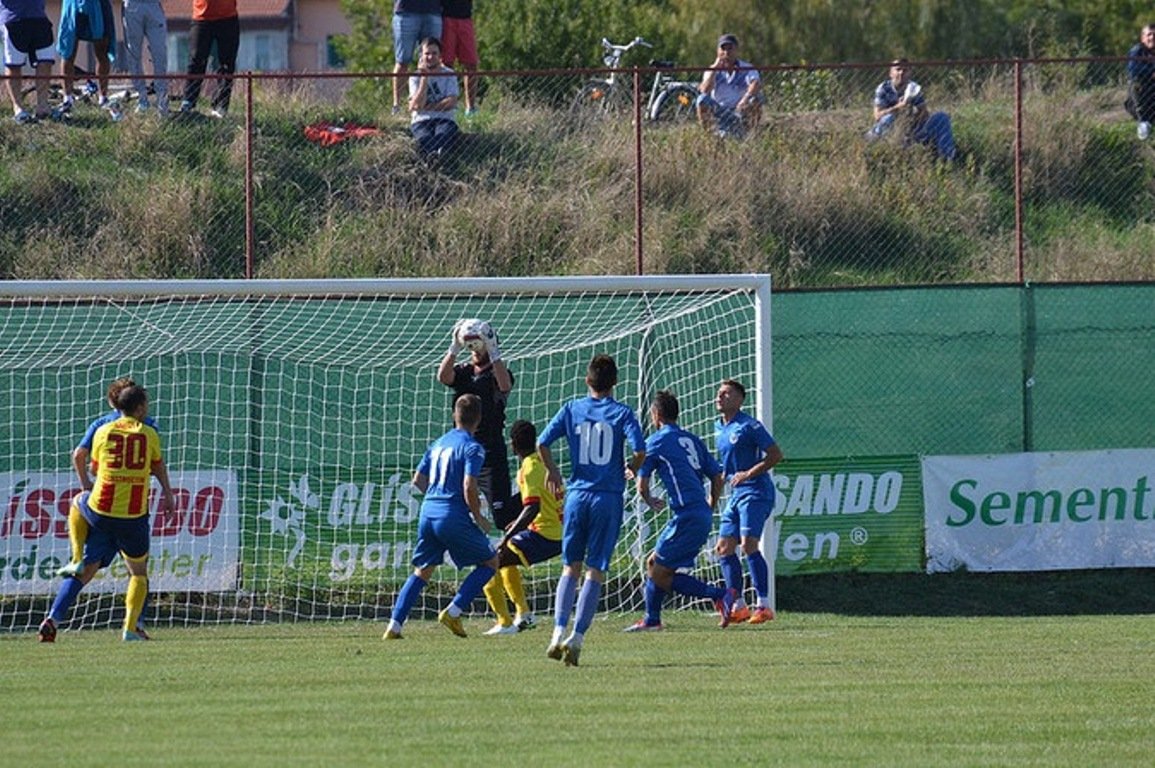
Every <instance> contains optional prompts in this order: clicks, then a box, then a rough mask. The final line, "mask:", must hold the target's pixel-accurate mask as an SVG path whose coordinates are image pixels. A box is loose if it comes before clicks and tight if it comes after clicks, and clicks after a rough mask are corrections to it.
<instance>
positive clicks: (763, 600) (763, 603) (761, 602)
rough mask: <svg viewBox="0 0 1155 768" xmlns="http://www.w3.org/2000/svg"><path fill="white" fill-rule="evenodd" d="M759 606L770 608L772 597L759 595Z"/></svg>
mask: <svg viewBox="0 0 1155 768" xmlns="http://www.w3.org/2000/svg"><path fill="white" fill-rule="evenodd" d="M758 607H759V608H769V607H770V598H768V597H759V598H758Z"/></svg>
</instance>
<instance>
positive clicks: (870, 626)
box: [0, 612, 1155, 768]
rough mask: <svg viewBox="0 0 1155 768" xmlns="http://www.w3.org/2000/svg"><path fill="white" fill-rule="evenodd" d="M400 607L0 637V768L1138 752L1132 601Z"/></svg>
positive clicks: (1142, 643)
mask: <svg viewBox="0 0 1155 768" xmlns="http://www.w3.org/2000/svg"><path fill="white" fill-rule="evenodd" d="M636 618H637V616H636V615H635V616H623V615H609V616H600V617H599V618H598V620H597V621H596V623H595V625H594V627H593V629H592V630H591V631H590V633H589V634H588V635H587V638H586V646H585V649H584V650H583V654H582V658H581V666H580V667H577V668H567V667H565V666H563V665H562V664H561V663H560V662H556V661H552V660H550V659H548V658H546V656H545V647H546V644H547V642H548V640H549V635H548V632H549V630H548V629H547V628H545V627H544V626H543V627H542V628H540V629H537V630H533V631H530V632H523V633H521V634H520V635H516V636H511V637H496V638H491V637H483V636H482V632H483V631H484V630H485V629H487V628H488V627H489V626H490V624H489V622H488V621H487V620H483V619H480V618H477V619H471V620H467V622H466V629H467V630H468V631H469V633H470V637H468V638H466V639H461V638H458V637H455V636H453V635H451V634H450V633H449V632H448V631H447V630H445V629H444V628H443V627H440V626H439V625H437V624H436V623H434V622H432V621H411V622H410V624H409V625H408V626H407V627H406V630H405V639H404V640H400V641H388V642H386V641H384V640H382V639H381V632H382V630H383V625H382V624H380V623H369V622H347V623H340V624H284V625H271V626H217V627H205V628H188V629H186V628H166V627H156V628H155V630H154V632H153V635H154V637H155V638H156V639H155V640H154V641H153V642H150V643H121V642H120V641H119V633H118V632H114V631H112V630H92V631H79V632H62V633H61V634H60V637H59V639H58V640H57V642H56V643H55V644H54V645H41V644H38V643H37V642H36V639H35V636H34V635H33V634H31V633H28V634H23V633H22V634H7V635H0V700H2V701H3V713H2V715H0V745H2V747H0V755H2V761H0V762H3V764H5V765H13V766H15V765H34V764H48V765H63V766H77V765H82V764H83V765H92V766H104V765H120V766H138V765H139V766H167V765H171V766H223V765H236V766H245V768H254V767H256V766H286V765H294V766H295V765H388V766H439V765H450V764H454V765H503V764H508V765H542V766H635V765H638V766H644V765H655V766H657V765H662V766H678V765H684V766H699V765H725V766H733V765H760V766H764V765H787V766H817V765H839V766H864V765H878V766H972V765H973V766H988V765H991V766H993V765H998V766H1004V765H1039V766H1068V765H1069V766H1088V765H1095V766H1107V765H1114V766H1121V765H1134V766H1150V765H1151V764H1152V760H1153V759H1155V706H1153V701H1155V631H1153V628H1155V622H1153V617H1152V616H1149V615H1130V616H1110V615H1099V616H1074V617H1072V616H1043V617H978V618H975V617H965V618H954V617H947V618H943V617H848V616H844V615H836V614H826V613H816V614H810V613H789V612H787V613H784V614H783V615H781V616H779V618H778V619H777V620H776V621H774V622H772V623H771V624H768V625H763V626H761V627H751V626H741V625H739V626H734V627H731V628H728V629H726V630H720V629H718V628H717V627H716V626H715V618H714V617H713V616H711V615H708V614H705V613H696V612H677V613H675V612H669V613H668V614H667V616H666V617H665V618H666V620H667V629H666V630H665V631H664V632H660V633H647V634H641V635H638V634H628V635H627V634H622V633H621V629H622V628H623V627H625V626H626V625H627V624H629V623H630V622H632V621H634V620H635V619H636Z"/></svg>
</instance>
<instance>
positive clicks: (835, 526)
mask: <svg viewBox="0 0 1155 768" xmlns="http://www.w3.org/2000/svg"><path fill="white" fill-rule="evenodd" d="M774 484H775V487H776V488H777V490H778V499H777V501H776V503H775V517H776V519H777V522H778V526H777V528H778V542H777V546H776V547H775V549H776V552H777V560H776V561H775V564H774V568H775V572H776V573H777V574H778V575H782V576H789V575H791V574H803V573H833V572H837V571H863V572H867V571H869V572H887V573H889V572H909V571H915V572H917V571H921V570H922V567H923V565H922V556H923V543H922V522H923V521H922V498H921V496H922V491H921V486H920V482H919V465H918V457H916V456H882V457H869V458H854V459H847V458H843V459H799V460H789V459H787V460H784V461H782V462H781V463H780V464H779V465H778V466H777V467H775V468H774Z"/></svg>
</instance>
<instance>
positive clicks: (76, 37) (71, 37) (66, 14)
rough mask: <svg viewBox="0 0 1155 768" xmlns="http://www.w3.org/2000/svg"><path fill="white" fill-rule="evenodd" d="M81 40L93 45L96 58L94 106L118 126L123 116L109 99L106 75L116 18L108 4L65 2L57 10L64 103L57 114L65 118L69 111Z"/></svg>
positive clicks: (82, 0)
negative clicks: (105, 112)
mask: <svg viewBox="0 0 1155 768" xmlns="http://www.w3.org/2000/svg"><path fill="white" fill-rule="evenodd" d="M81 40H87V41H89V42H90V43H92V53H93V55H94V56H95V57H96V85H97V94H98V95H99V100H98V102H97V103H98V104H99V106H100V107H101V109H105V110H107V111H108V116H109V117H110V118H112V121H113V122H119V121H120V120H122V119H123V118H124V113H123V112H121V111H120V105H119V104H117V103H116V101H114V100H113V99H111V98H110V97H109V95H108V73H109V71H110V70H111V69H112V62H113V61H114V60H115V59H116V17H114V16H113V15H112V3H110V2H109V0H92V1H91V2H86V1H85V0H64V2H63V4H62V5H61V6H60V34H59V36H58V37H57V39H56V52H57V53H59V54H60V58H61V59H62V60H63V62H64V63H63V65H62V70H63V79H64V101H63V102H62V103H61V104H60V107H59V112H60V114H64V113H65V112H68V111H69V110H71V109H72V83H73V81H74V80H75V79H76V53H77V50H78V48H79V42H80V41H81Z"/></svg>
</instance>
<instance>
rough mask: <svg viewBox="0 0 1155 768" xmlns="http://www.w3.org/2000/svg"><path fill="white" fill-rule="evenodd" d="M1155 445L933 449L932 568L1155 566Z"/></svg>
mask: <svg viewBox="0 0 1155 768" xmlns="http://www.w3.org/2000/svg"><path fill="white" fill-rule="evenodd" d="M1153 478H1155V450H1113V451H1091V452H1080V453H1074V452H1072V453H1017V454H1006V455H999V456H928V457H925V458H924V459H923V460H922V487H923V499H924V503H925V508H926V555H927V571H928V572H930V573H936V572H946V571H954V570H958V569H960V568H963V569H966V570H970V571H1050V570H1066V569H1079V568H1134V567H1151V566H1155V488H1153V485H1155V481H1153Z"/></svg>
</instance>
